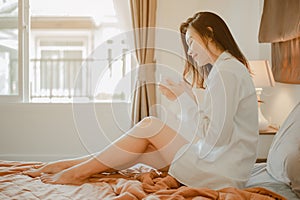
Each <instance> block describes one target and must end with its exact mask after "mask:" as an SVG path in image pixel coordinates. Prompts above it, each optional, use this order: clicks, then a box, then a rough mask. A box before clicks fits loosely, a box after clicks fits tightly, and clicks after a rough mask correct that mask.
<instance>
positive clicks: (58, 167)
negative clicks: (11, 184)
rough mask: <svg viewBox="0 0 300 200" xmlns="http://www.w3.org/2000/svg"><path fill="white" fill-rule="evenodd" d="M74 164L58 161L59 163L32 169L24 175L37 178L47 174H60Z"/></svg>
mask: <svg viewBox="0 0 300 200" xmlns="http://www.w3.org/2000/svg"><path fill="white" fill-rule="evenodd" d="M74 164H75V163H73V162H72V161H57V162H53V163H48V164H45V165H42V166H41V167H39V168H32V169H30V170H27V171H24V172H23V174H25V175H28V176H31V177H33V178H35V177H38V176H41V174H42V173H47V174H55V173H58V172H60V171H62V170H64V169H67V168H69V167H72V166H73V165H74Z"/></svg>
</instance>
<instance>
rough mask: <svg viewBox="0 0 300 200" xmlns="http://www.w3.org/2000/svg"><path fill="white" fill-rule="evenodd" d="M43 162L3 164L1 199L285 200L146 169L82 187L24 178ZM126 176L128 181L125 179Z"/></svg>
mask: <svg viewBox="0 0 300 200" xmlns="http://www.w3.org/2000/svg"><path fill="white" fill-rule="evenodd" d="M37 164H41V163H26V162H10V161H0V199H75V200H76V199H116V200H117V199H120V200H123V199H124V200H131V199H132V200H134V199H145V200H150V199H151V200H152V199H179V200H180V199H197V200H200V199H201V200H206V199H216V200H217V199H218V200H231V199H232V200H241V199H251V200H273V199H277V200H284V199H285V198H283V197H282V196H280V195H278V194H276V193H274V192H271V191H269V190H266V189H264V188H249V189H244V190H241V189H237V188H224V189H221V190H211V189H208V188H191V187H186V186H182V185H180V184H179V183H178V182H177V181H176V180H175V179H174V178H173V177H171V176H169V175H168V174H161V173H157V172H156V171H154V170H151V171H149V170H148V172H145V168H143V169H142V168H135V169H130V170H125V171H122V172H121V174H117V175H108V176H106V177H105V178H103V175H101V176H99V175H96V176H94V177H93V178H91V180H90V183H85V184H83V185H81V186H72V185H51V184H44V183H43V182H41V180H40V179H39V178H31V177H28V176H26V175H22V173H21V172H22V171H24V170H26V169H29V168H30V167H32V166H33V165H37ZM125 177H126V178H125Z"/></svg>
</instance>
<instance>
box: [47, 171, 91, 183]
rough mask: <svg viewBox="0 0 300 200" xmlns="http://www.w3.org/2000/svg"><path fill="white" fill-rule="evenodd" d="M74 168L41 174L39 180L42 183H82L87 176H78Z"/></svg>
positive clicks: (85, 180)
mask: <svg viewBox="0 0 300 200" xmlns="http://www.w3.org/2000/svg"><path fill="white" fill-rule="evenodd" d="M75 171H76V170H72V169H65V170H63V171H61V172H58V173H56V174H43V175H42V176H41V180H42V182H44V183H50V184H62V185H82V184H83V183H86V182H87V181H88V178H89V177H83V176H78V173H74V172H75Z"/></svg>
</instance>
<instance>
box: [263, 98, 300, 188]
mask: <svg viewBox="0 0 300 200" xmlns="http://www.w3.org/2000/svg"><path fill="white" fill-rule="evenodd" d="M299 144H300V102H299V103H298V104H297V105H296V106H295V107H294V109H293V110H292V111H291V112H290V114H289V116H288V117H287V119H286V120H285V121H284V123H283V124H282V126H281V127H280V129H279V130H278V132H277V133H276V135H275V137H274V139H273V142H272V144H271V147H270V150H269V154H268V158H267V170H268V172H269V173H270V175H271V176H272V177H274V178H275V179H276V180H278V181H281V182H284V183H286V184H289V183H290V179H289V178H288V175H287V162H286V161H287V158H288V156H289V155H290V154H293V153H294V152H298V146H299ZM289 163H290V162H289Z"/></svg>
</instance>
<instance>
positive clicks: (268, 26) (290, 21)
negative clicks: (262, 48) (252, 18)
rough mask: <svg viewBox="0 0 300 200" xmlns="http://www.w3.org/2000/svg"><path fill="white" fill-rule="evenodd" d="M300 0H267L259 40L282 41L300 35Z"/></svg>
mask: <svg viewBox="0 0 300 200" xmlns="http://www.w3.org/2000/svg"><path fill="white" fill-rule="evenodd" d="M299 21H300V0H265V1H264V8H263V13H262V17H261V23H260V29H259V37H258V38H259V42H270V43H274V42H282V41H287V40H291V39H294V38H298V37H300V24H299Z"/></svg>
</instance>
